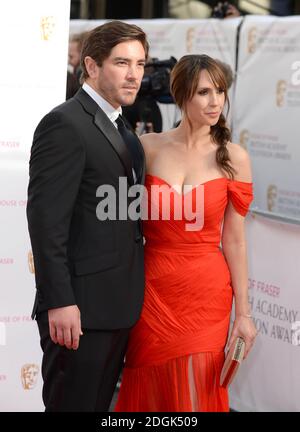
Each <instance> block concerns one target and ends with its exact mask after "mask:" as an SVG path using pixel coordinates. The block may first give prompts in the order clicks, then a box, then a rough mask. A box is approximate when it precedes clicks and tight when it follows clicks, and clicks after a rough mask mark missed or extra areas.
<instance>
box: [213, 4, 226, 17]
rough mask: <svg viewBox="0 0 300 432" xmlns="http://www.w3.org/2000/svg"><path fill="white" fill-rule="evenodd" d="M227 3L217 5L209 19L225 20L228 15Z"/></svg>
mask: <svg viewBox="0 0 300 432" xmlns="http://www.w3.org/2000/svg"><path fill="white" fill-rule="evenodd" d="M228 8H229V3H228V2H222V3H219V4H218V5H217V6H216V7H214V9H213V11H212V14H211V17H212V18H221V19H222V18H225V17H226V15H227V13H228Z"/></svg>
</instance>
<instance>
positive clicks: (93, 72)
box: [84, 56, 99, 79]
mask: <svg viewBox="0 0 300 432" xmlns="http://www.w3.org/2000/svg"><path fill="white" fill-rule="evenodd" d="M84 64H85V67H86V70H87V73H88V74H89V77H90V78H92V79H93V78H97V77H98V73H99V66H98V65H97V63H96V62H95V60H94V59H93V58H92V57H90V56H86V57H85V58H84Z"/></svg>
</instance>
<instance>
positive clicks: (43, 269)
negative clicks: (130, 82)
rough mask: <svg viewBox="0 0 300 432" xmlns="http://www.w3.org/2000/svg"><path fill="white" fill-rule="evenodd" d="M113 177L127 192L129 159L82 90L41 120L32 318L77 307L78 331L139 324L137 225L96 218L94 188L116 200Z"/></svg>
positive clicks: (30, 211)
mask: <svg viewBox="0 0 300 432" xmlns="http://www.w3.org/2000/svg"><path fill="white" fill-rule="evenodd" d="M139 150H140V154H141V158H142V161H143V170H142V173H141V178H140V179H138V180H139V182H140V183H142V184H143V183H144V177H145V159H144V153H143V149H142V146H140V149H139ZM119 177H127V180H128V183H127V189H128V187H129V186H130V185H132V184H133V176H132V160H131V156H130V154H129V152H128V150H127V147H126V145H125V143H124V142H123V140H122V138H121V136H120V135H119V133H118V131H117V129H116V128H115V127H114V125H113V124H112V122H111V121H110V120H109V118H108V117H107V116H106V114H105V113H104V112H103V111H102V110H101V109H100V108H99V106H98V105H97V104H96V103H95V102H94V100H93V99H92V98H90V96H89V95H88V94H87V93H86V92H85V91H84V90H83V89H80V90H79V91H78V92H77V94H76V95H75V96H74V97H73V98H71V99H69V100H68V101H67V102H65V103H63V104H62V105H60V106H58V107H56V108H55V109H53V110H52V111H51V112H50V113H48V114H47V115H46V116H45V117H44V118H43V119H42V120H41V122H40V123H39V125H38V126H37V129H36V131H35V134H34V139H33V145H32V149H31V158H30V181H29V187H28V205H27V218H28V227H29V233H30V238H31V244H32V250H33V257H34V265H35V276H36V288H37V295H36V300H35V305H34V310H33V316H34V315H35V314H36V313H37V314H38V313H40V312H43V311H46V310H48V309H51V308H57V307H62V306H68V305H72V304H77V305H78V307H79V309H80V311H81V321H82V327H83V328H93V329H116V328H128V327H130V326H132V325H133V324H134V323H135V322H136V321H137V319H138V317H139V314H140V311H141V307H142V302H143V291H144V257H143V236H142V231H141V222H140V220H138V221H132V220H105V221H100V220H99V219H98V218H97V217H96V208H97V205H98V204H99V201H100V199H101V198H98V197H97V196H96V190H97V188H98V187H99V186H100V185H104V184H108V185H112V186H113V187H114V188H115V190H116V192H117V196H118V191H119ZM128 201H129V200H128ZM44 315H45V314H44Z"/></svg>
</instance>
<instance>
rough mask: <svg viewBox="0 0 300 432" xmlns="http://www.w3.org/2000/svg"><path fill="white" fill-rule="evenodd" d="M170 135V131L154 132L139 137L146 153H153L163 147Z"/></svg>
mask: <svg viewBox="0 0 300 432" xmlns="http://www.w3.org/2000/svg"><path fill="white" fill-rule="evenodd" d="M168 135H169V132H160V133H154V132H153V133H147V134H144V135H141V136H140V137H139V138H140V141H141V143H142V146H143V148H144V151H145V153H146V154H147V153H153V152H155V151H157V150H159V149H161V148H162V146H163V145H164V144H165V143H166V142H167V141H168Z"/></svg>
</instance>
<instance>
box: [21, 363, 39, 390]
mask: <svg viewBox="0 0 300 432" xmlns="http://www.w3.org/2000/svg"><path fill="white" fill-rule="evenodd" d="M39 370H40V368H39V367H38V365H36V364H34V363H28V364H25V365H23V366H22V369H21V381H22V386H23V389H24V390H32V389H34V387H35V386H36V383H37V379H38V376H39Z"/></svg>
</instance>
